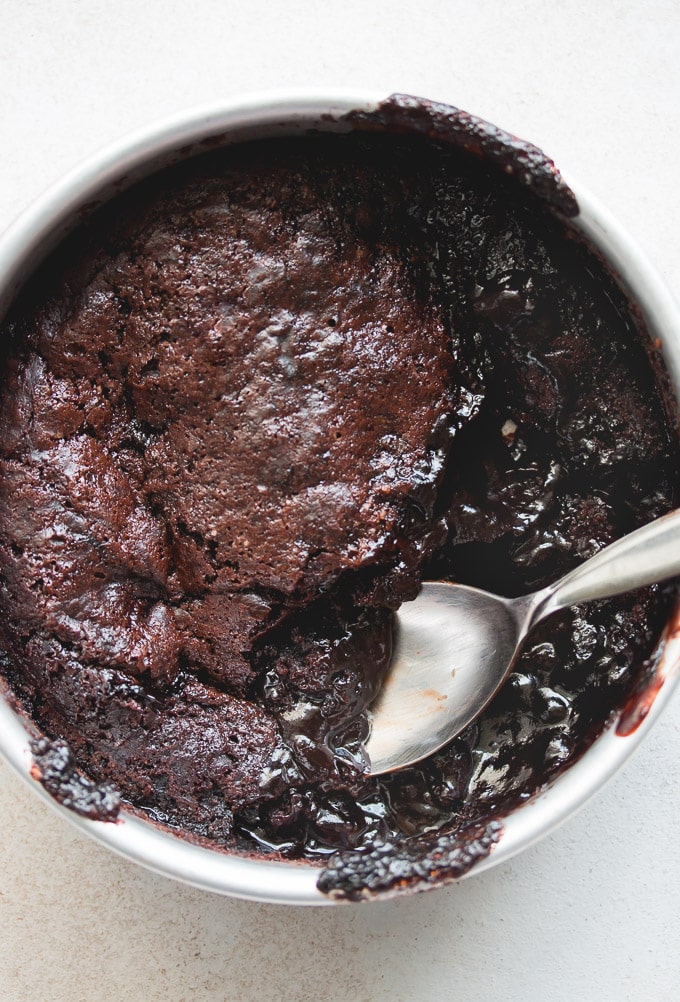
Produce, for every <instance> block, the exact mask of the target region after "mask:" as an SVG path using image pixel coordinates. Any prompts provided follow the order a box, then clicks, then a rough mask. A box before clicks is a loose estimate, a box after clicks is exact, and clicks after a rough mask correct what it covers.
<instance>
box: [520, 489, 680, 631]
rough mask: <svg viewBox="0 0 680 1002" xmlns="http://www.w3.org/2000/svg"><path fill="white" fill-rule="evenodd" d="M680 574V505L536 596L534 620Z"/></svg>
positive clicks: (601, 551)
mask: <svg viewBox="0 0 680 1002" xmlns="http://www.w3.org/2000/svg"><path fill="white" fill-rule="evenodd" d="M676 574H680V509H676V510H675V511H672V512H670V513H669V514H668V515H664V516H662V518H658V519H656V521H654V522H650V523H649V524H648V525H644V526H643V527H642V528H641V529H636V530H635V532H631V533H629V535H627V536H624V537H623V538H622V539H618V540H617V541H616V542H615V543H612V544H611V545H610V546H607V547H605V549H604V550H600V552H599V553H596V554H595V556H594V557H591V558H590V560H586V562H585V563H584V564H581V566H580V567H577V568H576V569H575V570H573V571H571V572H570V573H569V574H567V575H565V577H563V578H561V579H560V580H559V581H557V582H556V583H555V584H553V585H550V586H549V587H548V588H545V589H544V590H543V591H541V592H539V593H538V594H537V595H536V596H535V600H536V601H535V603H534V610H535V611H534V615H533V617H532V619H533V622H538V620H539V619H543V618H544V617H545V616H549V615H550V614H551V613H553V612H557V610H558V609H565V608H567V607H568V606H571V605H578V604H579V603H580V602H588V601H590V600H591V599H594V598H611V596H613V595H620V594H621V593H622V592H625V591H632V590H633V589H634V588H642V587H643V585H648V584H654V583H655V582H657V581H665V580H666V578H671V577H674V576H675V575H676Z"/></svg>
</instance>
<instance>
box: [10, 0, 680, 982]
mask: <svg viewBox="0 0 680 1002" xmlns="http://www.w3.org/2000/svg"><path fill="white" fill-rule="evenodd" d="M279 87H285V88H288V89H290V88H295V87H298V88H308V87H314V88H317V89H327V90H328V91H332V90H333V88H337V87H350V88H372V89H373V88H375V89H378V90H381V91H384V92H385V93H386V94H387V93H388V92H389V91H392V90H401V91H406V92H411V93H416V94H421V95H424V96H427V97H432V98H437V99H441V100H444V101H449V102H451V103H454V104H458V105H460V106H462V107H464V108H466V109H468V110H470V111H473V112H475V113H477V114H479V115H482V116H484V117H486V118H489V119H490V120H491V121H494V122H497V123H498V124H500V125H502V126H504V127H505V128H506V129H509V130H510V131H512V132H515V133H517V134H519V135H521V136H525V137H527V138H529V139H531V140H533V141H534V142H535V143H537V144H538V145H540V146H542V147H544V148H545V149H546V150H547V151H548V153H549V154H550V155H551V156H553V157H554V158H555V159H556V161H557V162H558V164H559V165H560V166H562V167H563V169H565V170H568V171H569V172H571V173H573V174H574V175H576V176H577V177H578V178H579V179H580V180H581V181H582V182H583V183H584V184H586V185H587V186H588V187H590V188H591V189H592V190H593V191H594V192H595V193H596V194H598V195H599V196H601V198H602V199H603V200H604V201H605V202H606V203H607V204H608V206H609V207H610V208H611V209H612V210H613V211H614V212H615V213H616V214H617V215H618V216H619V218H620V219H621V220H622V221H623V222H624V224H626V226H627V227H628V228H629V229H630V230H631V231H632V232H633V234H635V236H637V238H638V239H639V241H640V242H641V243H642V245H643V246H644V247H645V248H646V250H647V251H648V253H649V254H650V256H651V258H652V260H653V261H654V262H655V263H656V265H657V267H658V268H659V269H660V270H661V272H662V273H663V274H664V276H665V277H666V279H667V281H668V282H669V284H670V285H671V286H672V287H674V288H675V289H676V290H678V289H679V288H680V232H678V216H679V213H678V210H679V209H680V194H679V193H678V187H677V186H678V184H679V183H680V172H679V170H678V164H679V161H680V5H679V4H678V3H677V0H676V2H674V0H665V2H663V0H657V2H654V0H648V2H646V3H645V2H640V0H638V2H633V0H628V2H626V0H599V2H597V3H596V2H595V0H590V2H577V0H561V2H560V3H559V4H557V3H550V2H549V0H449V2H444V0H440V2H435V0H420V2H419V3H415V2H407V0H393V2H385V0H365V2H362V0H344V2H342V0H337V2H333V3H329V2H327V0H315V2H312V0H292V2H289V3H285V2H276V0H246V2H239V3H235V2H232V0H193V2H184V3H181V2H178V0H108V2H107V0H71V2H68V0H49V2H48V0H43V2H38V0H0V123H1V127H2V137H1V139H0V228H3V227H4V226H5V225H6V224H7V223H8V222H9V221H10V219H11V218H12V217H13V216H14V215H15V214H16V213H17V212H19V211H20V210H21V208H22V207H23V206H24V205H26V204H27V203H28V202H29V201H30V200H31V199H32V198H33V197H34V196H35V195H36V194H37V193H38V192H40V191H41V189H43V188H44V187H45V186H46V185H47V184H48V183H50V182H51V181H53V180H54V179H56V178H57V177H58V176H59V175H60V174H62V173H63V172H64V171H65V170H66V169H68V168H70V167H71V166H73V165H74V164H76V163H77V161H78V160H80V159H81V158H82V157H83V156H84V155H86V154H88V153H90V152H92V151H94V150H96V149H97V148H98V147H100V146H101V145H103V144H105V143H107V142H108V141H110V140H112V139H115V138H117V137H119V136H121V135H122V134H124V133H125V132H127V131H129V130H131V129H132V128H135V127H137V126H141V125H144V124H146V123H148V122H150V121H152V120H153V119H156V118H158V117H160V116H163V115H165V114H168V113H171V112H173V111H175V110H177V109H180V108H185V107H190V106H191V105H193V104H196V103H200V102H206V101H213V100H216V99H219V98H222V97H223V98H225V99H229V98H232V97H234V96H236V95H239V94H242V93H243V92H245V91H248V90H251V91H252V90H261V89H265V88H266V89H272V88H273V89H275V88H279ZM679 294H680V293H679ZM679 735H680V700H676V701H675V702H674V704H673V706H671V708H670V710H669V711H668V712H667V713H666V715H665V716H664V718H663V719H662V720H661V722H660V724H659V725H658V727H657V728H656V730H655V731H654V733H653V734H652V735H651V737H650V738H649V740H648V741H647V743H646V744H645V745H644V746H643V748H642V749H641V751H639V752H638V754H637V755H636V757H635V758H634V759H633V760H632V761H631V762H630V763H629V764H628V765H627V766H626V768H625V769H624V770H623V772H622V773H621V774H620V775H619V776H618V777H617V778H616V779H615V780H614V781H613V782H612V783H611V784H610V785H609V786H608V787H607V788H606V790H604V791H603V792H602V794H601V795H600V796H599V797H598V798H597V799H596V800H595V801H594V802H592V803H591V804H589V805H588V806H587V807H586V808H585V809H584V810H583V811H582V813H581V814H580V815H579V816H578V817H577V818H576V819H574V820H572V821H570V822H569V823H568V824H567V825H565V826H564V827H563V828H562V829H561V830H560V831H558V832H557V833H556V834H554V835H552V836H550V837H548V838H547V839H545V840H544V841H543V842H542V843H540V845H538V846H536V847H534V848H532V849H530V850H528V851H527V852H525V853H524V854H523V855H522V856H520V857H519V858H516V859H515V860H513V861H511V862H510V863H508V864H506V865H505V866H503V867H501V868H497V869H496V870H493V871H491V872H489V873H487V874H483V875H480V876H478V877H475V878H473V879H470V880H467V881H465V882H464V883H461V884H460V885H458V886H454V887H450V888H447V889H444V890H439V891H436V892H434V893H430V894H426V895H420V896H418V897H416V898H412V899H408V900H401V901H395V902H386V903H383V904H380V905H373V906H363V907H358V908H338V909H310V910H293V909H290V908H283V907H274V906H266V905H254V904H249V903H245V902H239V901H231V900H228V899H221V898H218V897H214V896H211V895H208V894H205V893H202V892H199V891H194V890H191V889H189V888H185V887H181V886H179V885H175V884H173V883H171V882H169V881H167V880H165V879H163V878H160V877H156V876H154V875H152V874H149V873H146V872H144V871H142V870H141V869H138V868H135V867H133V866H132V864H128V863H126V862H123V861H121V860H119V859H117V858H114V857H113V856H111V855H109V854H108V853H107V852H106V851H105V850H104V849H102V848H100V847H98V846H96V845H94V844H90V843H89V842H88V841H86V840H85V839H84V838H83V836H81V835H80V834H77V833H76V832H75V831H73V830H71V828H70V826H68V825H67V824H65V823H64V822H63V821H62V820H60V819H59V818H57V817H56V816H52V814H51V812H50V811H49V810H48V808H46V807H45V806H44V805H42V804H41V803H39V802H37V800H34V799H32V796H31V795H29V793H28V791H27V790H25V789H24V788H23V786H21V785H20V783H19V781H18V780H17V779H16V778H15V777H14V775H13V774H10V773H9V771H8V770H7V768H6V767H4V766H2V767H0V1000H1V1002H43V1000H49V1002H59V1000H62V999H63V1000H77V1002H79V1000H83V1002H89V1000H93V1002H109V1000H119V999H120V1000H123V999H125V1000H127V999H131V998H132V999H139V1000H142V1002H154V1000H161V999H162V1000H166V999H167V1000H171V1002H182V1000H187V1002H188V1000H201V1002H202V1000H207V1002H212V1000H223V999H224V1000H227V999H228V1000H238V1002H251V1000H256V999H261V998H262V999H268V1000H273V1002H277V1000H301V1002H304V1000H308V999H309V1000H352V1002H363V1000H370V1002H374V1000H383V999H390V1000H397V1002H400V1000H418V1002H420V1000H439V999H448V998H460V999H461V1000H463V1002H476V1000H483V1002H487V1000H489V1002H495V1000H496V999H498V1000H503V1002H514V1000H517V1002H519V1000H521V1002H524V1000H537V1002H552V1000H558V1002H562V1000H566V1002H580V1000H584V1002H585V1000H587V1002H590V1000H593V999H598V1000H602V1002H609V1000H612V1002H623V1000H628V999H630V1000H635V1002H662V1000H663V1002H666V1000H668V1002H677V999H678V998H680V951H679V950H678V936H679V929H680V853H679V852H678V829H679V828H680V781H679V771H680V770H679V766H678V763H679V761H680V736H679Z"/></svg>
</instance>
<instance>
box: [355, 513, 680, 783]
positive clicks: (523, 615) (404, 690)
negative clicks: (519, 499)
mask: <svg viewBox="0 0 680 1002" xmlns="http://www.w3.org/2000/svg"><path fill="white" fill-rule="evenodd" d="M676 574H680V510H677V511H674V512H671V513H670V514H668V515H664V516H663V517H662V518H659V519H657V520H656V521H654V522H651V523H650V524H649V525H645V526H643V527H642V528H641V529H637V530H636V531H635V532H632V533H630V534H629V535H627V536H624V537H623V538H622V539H619V540H617V541H616V542H615V543H612V544H611V545H610V546H607V547H605V548H604V549H603V550H601V551H600V552H599V553H597V554H596V555H595V556H594V557H591V558H590V560H587V561H586V562H585V563H583V564H581V565H580V566H579V567H577V568H576V569H575V570H573V571H571V573H569V574H567V575H566V576H565V577H563V578H561V579H560V580H559V581H558V582H557V583H556V584H553V585H550V586H549V587H547V588H544V589H543V590H542V591H539V592H535V593H534V594H532V595H527V596H523V597H521V598H514V599H509V598H501V597H500V596H498V595H492V594H491V593H490V592H486V591H482V590H481V589H479V588H470V587H468V586H467V585H458V584H449V583H448V582H445V581H430V582H426V583H425V584H423V586H422V590H421V592H420V594H419V596H418V598H416V599H415V601H413V602H406V603H404V605H403V606H402V607H401V609H400V610H399V613H398V615H397V625H396V631H395V645H394V655H393V658H392V663H391V665H390V670H389V672H388V674H387V676H386V678H385V681H384V683H383V686H382V689H381V691H380V692H379V694H378V696H377V697H376V699H375V700H374V702H373V704H372V705H371V707H370V709H369V718H370V724H371V732H370V736H369V738H368V740H367V741H366V744H365V751H366V755H367V757H368V760H369V763H370V768H369V771H370V773H371V775H375V776H377V775H381V774H382V773H386V772H393V771H394V770H396V769H403V768H405V767H406V766H409V765H414V764H415V763H416V762H420V761H421V759H424V758H427V756H428V755H432V754H433V753H434V752H436V751H437V750H438V749H439V748H442V747H443V746H444V745H445V744H448V742H449V741H451V740H453V738H455V737H456V735H457V734H460V732H461V731H462V730H464V729H465V728H466V727H467V725H468V724H470V723H472V721H473V720H475V718H476V717H478V716H479V714H480V713H481V712H482V710H483V709H484V708H485V707H486V706H487V704H488V703H489V702H490V700H491V699H492V698H493V696H494V695H495V694H496V692H498V690H499V689H500V687H501V686H502V684H503V682H504V681H505V679H506V678H507V677H508V675H509V674H510V672H511V671H512V668H513V665H514V664H515V662H516V660H517V657H518V655H519V653H520V650H521V647H522V644H523V642H524V638H525V637H526V635H527V634H528V633H529V631H530V630H531V629H532V628H533V627H534V626H535V625H536V623H538V622H540V620H542V619H545V618H546V617H547V616H550V615H552V613H553V612H557V611H558V609H564V608H567V607H568V606H571V605H578V604H579V603H581V602H587V601H589V600H592V599H597V598H609V597H611V596H613V595H619V594H621V593H622V592H625V591H632V590H633V589H634V588H640V587H643V586H644V585H648V584H653V583H654V582H657V581H664V580H665V579H667V578H669V577H673V576H674V575H676Z"/></svg>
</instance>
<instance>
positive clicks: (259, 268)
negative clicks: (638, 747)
mask: <svg viewBox="0 0 680 1002" xmlns="http://www.w3.org/2000/svg"><path fill="white" fill-rule="evenodd" d="M354 126H355V128H356V129H357V130H358V131H357V132H356V133H353V134H351V135H348V136H333V137H331V136H326V137H322V136H318V137H313V138H307V139H298V140H277V141H268V142H260V143H253V144H248V145H243V146H241V147H238V148H234V149H231V150H229V151H226V152H221V153H214V154H210V155H209V156H206V157H204V158H201V159H200V160H196V161H192V162H191V163H190V164H189V165H185V166H183V167H180V168H173V169H172V170H170V171H166V172H165V173H164V174H163V175H162V176H160V177H155V178H154V179H153V180H152V182H147V183H144V184H142V185H141V186H138V187H137V188H136V189H135V190H134V191H132V192H131V193H130V194H128V195H126V196H124V197H122V198H119V199H118V200H117V201H116V202H115V203H113V206H112V207H109V208H107V209H105V210H103V211H101V212H99V214H98V215H97V216H96V217H94V219H93V220H92V221H91V222H90V223H89V224H88V225H87V226H86V227H83V229H82V231H81V232H79V233H78V234H77V235H76V236H75V237H73V238H71V239H70V241H69V242H68V244H67V245H66V247H65V248H62V250H61V251H60V252H59V256H58V260H57V259H55V258H54V257H53V258H52V260H51V261H50V262H49V263H48V265H47V266H46V267H45V268H43V269H42V271H41V273H40V274H39V276H38V277H37V278H36V279H35V280H34V281H33V283H32V284H31V285H30V286H29V288H28V289H27V291H26V293H25V294H24V295H23V297H22V299H21V301H20V302H19V303H18V305H17V307H16V308H15V310H14V311H13V313H12V315H11V317H10V318H9V319H8V320H7V321H5V323H4V324H3V337H4V343H5V344H6V345H7V348H6V358H5V362H4V377H3V387H4V389H3V392H2V401H1V404H0V457H1V458H0V496H1V500H2V505H1V506H0V605H1V607H2V614H3V615H2V642H3V646H4V657H3V672H4V674H5V677H6V679H7V681H8V682H9V684H10V685H11V686H12V688H13V690H14V691H15V692H16V693H17V694H18V696H19V697H20V699H21V700H22V703H23V705H24V707H25V710H26V712H28V713H29V714H30V715H31V716H32V718H33V719H34V720H35V721H36V723H37V724H38V726H39V728H40V729H41V731H42V732H43V733H44V734H45V735H46V738H45V739H42V740H41V741H40V742H38V743H37V744H36V746H35V749H34V750H35V755H36V764H35V771H36V774H39V775H41V776H42V778H43V782H44V783H45V785H46V786H47V788H48V789H49V790H50V792H52V793H53V795H54V796H56V797H57V798H58V799H61V800H62V801H63V802H65V803H67V804H68V806H70V807H72V808H73V809H74V810H77V811H80V812H81V813H84V814H87V815H88V816H102V817H104V816H106V817H113V816H115V813H116V810H117V808H118V799H117V798H118V797H121V798H122V799H123V801H124V802H126V803H128V804H130V805H132V806H133V807H134V808H135V809H137V810H139V811H142V812H144V813H146V814H147V815H148V816H149V817H151V818H153V819H154V820H156V821H159V822H161V823H163V824H165V825H169V826H171V827H173V828H177V829H180V830H182V831H185V832H188V833H190V834H191V835H192V836H195V837H198V838H201V839H208V840H210V841H211V842H212V843H215V844H218V845H219V846H221V847H225V848H228V849H229V850H232V851H243V852H251V853H252V852H255V851H257V852H261V853H265V854H268V855H274V856H277V857H284V858H302V857H304V858H308V859H312V860H319V861H322V862H324V869H323V870H322V871H321V876H320V881H319V886H320V887H321V888H322V890H325V891H327V892H329V893H334V894H344V895H347V896H360V895H361V894H363V893H365V892H366V891H377V890H381V889H385V888H389V887H394V886H405V885H409V884H413V885H416V884H420V883H423V882H425V883H427V882H438V881H441V880H443V879H447V878H450V877H454V876H458V875H460V874H461V873H463V872H465V870H466V869H468V868H469V867H470V866H472V865H474V863H475V861H476V860H477V859H479V858H481V857H483V856H484V855H485V854H487V853H488V852H489V851H490V849H491V847H492V846H493V844H494V842H495V841H496V840H497V839H498V837H499V832H500V827H501V826H500V823H499V819H501V820H502V817H503V814H504V813H505V812H507V811H509V810H511V809H512V808H513V807H515V806H516V805H517V804H519V803H521V802H523V801H525V800H527V799H528V798H529V797H531V796H532V794H533V793H535V792H536V791H537V790H538V789H540V788H541V787H542V786H543V785H544V784H545V783H546V782H547V781H549V780H550V778H551V777H553V776H555V775H556V774H557V773H558V772H559V771H560V770H561V769H563V768H564V767H565V766H567V765H568V764H569V763H570V762H572V761H573V760H574V758H575V757H577V756H578V755H580V754H581V753H582V752H583V750H584V749H585V748H586V747H588V745H589V744H590V743H591V742H592V740H593V739H594V737H595V736H596V735H597V734H598V733H599V732H600V731H601V729H602V727H603V726H604V724H605V723H606V721H607V720H608V719H609V717H610V716H611V715H612V714H614V713H615V711H616V710H617V708H618V707H620V706H622V705H623V704H624V703H625V702H626V700H627V699H628V698H629V697H630V695H631V693H632V692H633V691H634V689H635V687H636V686H638V687H639V686H641V685H642V683H643V682H644V680H645V679H646V678H649V677H651V676H652V675H653V672H654V667H655V658H656V657H657V655H656V654H655V646H656V644H657V642H658V640H659V637H660V634H661V630H662V627H663V624H664V622H665V621H666V620H667V618H668V615H669V613H670V609H671V606H672V603H673V601H674V595H675V590H674V588H673V586H665V587H655V588H649V589H645V590H643V591H640V592H639V593H636V594H633V595H630V596H626V597H623V598H619V599H616V600H614V601H609V602H594V603H590V604H589V605H588V606H585V607H583V608H581V609H578V610H576V609H574V610H570V611H567V612H564V613H562V614H560V615H559V616H558V617H554V618H553V619H551V620H550V622H548V623H546V624H544V625H542V626H541V627H539V628H538V629H537V630H536V631H535V632H534V633H533V634H532V636H531V638H530V640H529V642H528V644H527V648H526V650H525V652H524V653H523V655H522V656H521V658H520V660H519V662H518V663H517V666H516V670H515V671H514V672H513V674H512V676H511V677H510V679H509V681H508V683H507V685H506V686H505V687H504V688H503V690H502V691H501V693H500V694H499V695H498V697H497V698H496V699H495V700H494V701H493V703H492V704H491V705H490V706H489V708H488V709H487V710H486V711H485V713H484V714H483V715H482V717H481V718H480V719H479V720H478V721H477V722H476V723H475V724H474V725H473V726H471V727H470V728H468V730H467V731H466V732H465V733H464V734H463V735H461V736H460V737H459V738H457V739H456V740H455V741H453V742H452V743H451V745H450V746H449V747H447V748H446V749H445V750H443V751H441V752H439V753H437V754H436V755H434V756H432V757H431V758H430V759H428V760H427V761H425V762H423V763H421V764H420V765H418V766H417V767H414V768H411V769H407V770H403V771H402V772H399V773H397V774H395V775H393V776H390V777H385V778H382V779H371V778H367V777H365V776H364V775H362V773H361V767H362V761H363V759H362V748H361V745H362V739H365V737H366V734H367V730H366V728H367V724H366V717H365V712H364V711H365V709H366V707H367V705H368V704H369V703H370V701H371V699H372V698H373V696H374V695H375V693H376V692H377V691H378V689H379V686H380V681H381V678H382V675H383V673H384V671H385V670H386V667H387V665H388V664H389V658H390V650H391V617H392V610H393V609H395V608H397V607H398V605H399V604H400V602H401V601H403V600H405V599H408V598H409V597H412V596H413V595H415V594H416V592H417V588H418V583H419V581H421V580H424V579H446V580H452V581H462V582H465V583H469V584H474V585H479V586H481V587H484V588H487V589H489V590H491V591H495V592H497V593H500V594H504V595H508V596H514V595H519V594H522V593H525V592H528V591H531V590H534V589H536V588H540V587H542V586H543V585H545V584H547V583H549V582H550V581H553V580H554V579H556V578H557V577H558V576H559V575H561V574H563V573H565V572H566V571H568V570H569V569H570V568H572V567H574V566H575V565H577V564H578V563H579V562H581V561H583V560H585V559H587V558H588V557H589V556H591V555H592V554H594V553H595V552H597V551H598V550H599V549H600V548H602V547H603V546H605V545H606V544H608V543H610V542H612V541H613V540H614V539H616V538H617V537H619V536H621V535H623V534H625V533H627V532H629V531H631V530H632V529H634V528H636V527H637V526H639V525H642V524H643V523H645V522H648V521H649V520H651V519H653V518H656V517H658V516H660V515H662V514H663V513H664V512H666V511H668V510H669V509H671V508H672V507H673V506H674V504H675V492H676V486H677V479H678V477H677V474H678V471H677V442H676V439H675V433H674V431H673V425H672V422H671V421H670V420H669V418H668V417H667V416H666V412H665V410H664V403H663V400H662V395H661V392H660V390H659V388H658V386H657V384H656V382H655V376H654V366H653V365H652V363H651V362H650V360H649V358H648V356H647V354H646V350H645V348H644V347H643V336H642V335H641V332H640V330H639V329H638V327H637V326H636V322H635V320H634V317H633V311H632V309H631V308H630V307H629V305H628V304H627V302H626V300H625V298H624V296H623V294H622V293H621V291H620V290H619V288H618V286H617V285H616V283H615V282H614V280H613V279H612V277H611V276H610V275H609V274H608V272H607V271H606V269H605V268H604V267H603V265H602V264H601V262H600V261H599V260H598V258H597V257H596V256H595V255H594V254H593V253H592V252H591V251H590V250H589V249H588V248H587V247H586V246H584V245H583V244H582V242H581V241H580V240H579V239H578V238H577V237H576V236H575V234H574V232H573V231H571V230H570V229H569V226H568V224H567V222H566V221H565V217H566V216H567V215H573V214H574V213H575V211H576V206H575V203H574V200H573V196H572V195H571V193H570V192H569V190H568V189H567V188H566V187H565V186H564V185H563V183H562V182H561V180H560V179H559V176H558V175H557V174H556V173H555V172H554V169H553V168H552V165H551V164H550V162H549V161H547V159H546V158H545V157H544V156H543V155H542V154H540V152H539V151H537V150H535V149H534V148H533V147H529V146H527V145H526V144H519V143H518V142H517V141H516V140H512V139H511V138H510V137H507V136H505V134H503V133H501V132H500V131H499V130H496V129H494V128H493V127H491V126H487V125H486V124H485V123H481V122H479V120H476V119H472V118H471V117H470V116H465V115H464V113H461V112H454V111H452V110H451V109H444V110H441V109H439V110H437V109H436V108H434V109H433V108H432V106H425V105H423V104H422V103H417V102H412V101H410V99H403V100H402V101H401V103H400V102H394V103H393V104H391V105H387V106H385V108H383V109H382V111H381V112H380V113H379V114H378V115H377V116H376V115H374V116H372V117H370V116H369V117H368V118H366V117H362V116H355V117H354ZM381 130H383V131H382V132H381ZM384 130H388V132H389V133H390V134H383V132H384ZM402 133H403V134H402ZM406 133H410V134H406ZM114 791H116V792H114ZM98 812H99V814H98Z"/></svg>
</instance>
